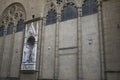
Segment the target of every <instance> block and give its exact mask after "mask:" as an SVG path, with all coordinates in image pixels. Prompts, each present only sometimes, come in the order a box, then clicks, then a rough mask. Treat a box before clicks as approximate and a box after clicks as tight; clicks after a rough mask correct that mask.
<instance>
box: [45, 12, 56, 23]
mask: <svg viewBox="0 0 120 80" xmlns="http://www.w3.org/2000/svg"><path fill="white" fill-rule="evenodd" d="M54 23H56V13H55V11H53V10H51V11H49V12H48V15H47V17H46V25H49V24H54Z"/></svg>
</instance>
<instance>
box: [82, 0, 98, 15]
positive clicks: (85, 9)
mask: <svg viewBox="0 0 120 80" xmlns="http://www.w3.org/2000/svg"><path fill="white" fill-rule="evenodd" d="M96 12H97V2H96V0H85V1H84V4H83V6H82V15H83V16H86V15H90V14H94V13H96Z"/></svg>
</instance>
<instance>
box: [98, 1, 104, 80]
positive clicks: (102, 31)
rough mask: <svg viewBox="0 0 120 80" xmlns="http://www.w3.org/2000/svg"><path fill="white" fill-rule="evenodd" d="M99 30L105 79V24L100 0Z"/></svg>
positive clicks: (102, 70)
mask: <svg viewBox="0 0 120 80" xmlns="http://www.w3.org/2000/svg"><path fill="white" fill-rule="evenodd" d="M98 27H99V28H98V29H99V30H98V31H99V51H100V68H101V73H100V74H101V75H100V76H101V80H106V79H105V48H104V25H103V12H102V1H98Z"/></svg>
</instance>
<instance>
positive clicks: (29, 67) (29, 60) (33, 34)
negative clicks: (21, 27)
mask: <svg viewBox="0 0 120 80" xmlns="http://www.w3.org/2000/svg"><path fill="white" fill-rule="evenodd" d="M38 28H39V26H38V22H37V23H36V24H35V23H34V22H32V23H30V24H26V29H25V38H24V46H23V56H22V63H21V70H22V71H27V72H29V71H30V72H31V71H32V72H33V71H36V63H37V62H36V60H37V42H38V35H39V34H38Z"/></svg>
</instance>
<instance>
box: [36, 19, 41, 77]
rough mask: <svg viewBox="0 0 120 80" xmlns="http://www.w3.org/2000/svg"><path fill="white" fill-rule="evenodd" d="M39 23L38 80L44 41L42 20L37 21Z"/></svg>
mask: <svg viewBox="0 0 120 80" xmlns="http://www.w3.org/2000/svg"><path fill="white" fill-rule="evenodd" d="M37 23H38V27H39V28H38V46H37V56H38V57H37V70H38V71H37V72H38V74H37V78H38V79H39V78H40V68H41V67H40V66H41V65H40V61H41V60H40V59H41V40H42V19H40V21H37Z"/></svg>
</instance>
